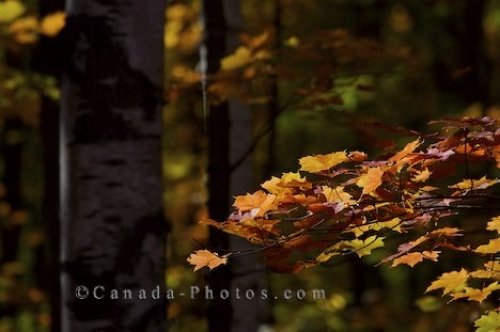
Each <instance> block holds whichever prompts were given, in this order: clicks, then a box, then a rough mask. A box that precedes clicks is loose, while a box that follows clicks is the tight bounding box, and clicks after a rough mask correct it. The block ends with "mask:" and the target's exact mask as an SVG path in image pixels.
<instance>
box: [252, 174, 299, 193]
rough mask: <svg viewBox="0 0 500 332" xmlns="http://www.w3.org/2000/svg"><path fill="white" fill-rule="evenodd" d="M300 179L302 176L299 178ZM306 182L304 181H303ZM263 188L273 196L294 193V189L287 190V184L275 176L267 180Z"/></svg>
mask: <svg viewBox="0 0 500 332" xmlns="http://www.w3.org/2000/svg"><path fill="white" fill-rule="evenodd" d="M299 178H300V176H299ZM303 180H304V179H303ZM261 187H262V188H264V189H266V190H267V191H268V192H270V193H271V194H276V195H278V194H281V193H289V194H291V193H293V189H291V188H287V187H286V186H285V183H284V182H283V181H282V180H281V179H280V178H278V177H276V176H273V177H271V179H270V180H267V181H266V182H264V183H263V184H262V185H261Z"/></svg>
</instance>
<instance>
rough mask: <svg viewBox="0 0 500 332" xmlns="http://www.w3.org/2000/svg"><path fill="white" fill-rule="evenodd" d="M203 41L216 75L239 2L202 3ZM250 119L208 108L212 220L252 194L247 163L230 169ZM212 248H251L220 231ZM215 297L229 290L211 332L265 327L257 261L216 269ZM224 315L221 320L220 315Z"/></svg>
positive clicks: (215, 310) (217, 302)
mask: <svg viewBox="0 0 500 332" xmlns="http://www.w3.org/2000/svg"><path fill="white" fill-rule="evenodd" d="M203 17H204V21H205V32H206V36H205V42H204V45H203V46H202V56H203V57H204V59H202V61H205V63H206V73H207V74H208V75H210V74H214V73H216V72H217V71H218V70H219V64H220V60H221V59H222V58H223V57H224V56H225V55H226V54H229V53H231V52H232V51H234V49H236V48H237V47H238V46H239V33H240V32H241V30H242V25H243V18H242V15H241V12H240V2H239V1H236V0H221V1H213V0H212V1H208V0H207V1H205V2H204V11H203ZM251 126H252V120H251V114H250V110H249V108H248V107H247V106H246V105H244V104H243V103H241V102H239V101H238V100H234V99H231V100H229V101H228V102H225V103H222V104H219V105H210V108H209V117H208V130H209V165H208V174H209V177H208V179H209V180H208V191H209V202H208V207H209V213H210V216H211V218H213V219H215V220H225V219H226V218H227V217H228V215H229V210H230V201H231V200H232V197H233V196H234V195H237V194H242V193H244V192H248V191H252V190H254V189H255V179H254V170H253V167H252V161H251V158H246V160H245V161H244V162H243V163H241V164H239V165H238V167H236V168H235V169H232V167H231V165H232V164H233V163H235V162H236V161H237V160H238V159H239V158H240V157H241V156H242V155H243V154H244V153H245V151H246V149H247V148H248V146H249V145H250V144H251V141H252V139H251V138H252V127H251ZM210 246H211V247H213V248H217V249H222V250H232V251H236V250H241V249H248V248H249V244H248V243H247V242H246V241H244V240H242V239H240V238H235V237H232V236H228V235H227V234H223V233H221V232H218V231H211V233H210ZM208 281H209V284H210V288H211V289H213V290H214V294H219V292H220V290H223V289H230V290H232V294H233V296H232V297H231V300H223V299H217V298H215V299H213V300H211V302H210V304H209V330H210V331H214V332H224V331H233V332H253V331H257V330H258V329H259V327H260V326H261V325H262V324H263V322H266V321H269V316H270V314H269V312H270V310H269V308H268V303H267V302H265V301H263V300H262V299H260V295H259V294H260V290H261V289H262V288H264V287H265V285H266V276H265V273H264V267H263V266H262V264H261V263H260V262H259V257H257V256H251V257H245V258H241V259H234V260H232V261H231V264H230V265H229V266H227V267H224V268H220V269H216V270H214V271H212V272H210V274H209V276H208ZM236 288H239V289H240V290H242V291H245V290H247V289H252V290H253V291H254V292H255V294H256V297H255V298H254V299H251V300H245V299H237V298H236V297H234V292H235V290H236ZM221 312H224V313H225V316H224V319H221V317H220V313H221Z"/></svg>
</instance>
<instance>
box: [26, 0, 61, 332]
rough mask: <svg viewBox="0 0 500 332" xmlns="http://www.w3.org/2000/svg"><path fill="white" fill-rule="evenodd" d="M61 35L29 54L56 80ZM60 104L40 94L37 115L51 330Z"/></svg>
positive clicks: (55, 296)
mask: <svg viewBox="0 0 500 332" xmlns="http://www.w3.org/2000/svg"><path fill="white" fill-rule="evenodd" d="M60 10H64V1H63V0H45V1H42V2H40V5H39V14H40V16H41V17H43V16H45V15H48V14H50V13H53V12H56V11H60ZM61 42H62V41H61V38H47V37H42V38H41V40H40V42H39V44H38V46H37V48H36V50H35V52H34V57H33V62H34V64H33V65H34V68H35V70H37V71H38V72H41V73H42V74H46V75H51V76H54V77H56V78H58V79H59V77H60V73H61V67H60V64H61V63H62V60H63V57H62V52H61V49H60V43H61ZM59 106H60V105H58V103H57V102H56V101H54V100H52V99H50V98H48V97H46V96H42V110H41V114H40V128H39V130H40V137H41V143H42V149H43V151H42V155H43V174H44V185H43V202H42V209H43V210H42V213H43V216H42V218H43V225H44V230H45V232H44V237H45V238H46V241H45V242H44V244H43V246H41V247H40V249H39V252H38V253H37V256H38V257H39V259H37V260H36V263H37V265H36V266H35V270H36V273H37V277H38V279H39V285H40V287H41V288H42V289H45V290H47V292H48V295H49V302H50V310H51V321H52V324H51V331H52V332H60V331H61V324H60V323H61V290H60V283H59V279H60V271H61V267H60V262H59V255H60V246H59V243H60V233H59V230H60V222H59V151H58V150H59V117H60V107H59Z"/></svg>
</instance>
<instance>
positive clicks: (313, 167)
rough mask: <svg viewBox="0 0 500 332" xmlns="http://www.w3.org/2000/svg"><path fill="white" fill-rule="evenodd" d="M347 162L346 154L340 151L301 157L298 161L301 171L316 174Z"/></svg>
mask: <svg viewBox="0 0 500 332" xmlns="http://www.w3.org/2000/svg"><path fill="white" fill-rule="evenodd" d="M347 160H349V158H348V157H347V154H346V152H345V151H341V152H334V153H330V154H318V155H315V156H307V157H303V158H300V159H299V163H300V166H301V167H300V170H301V171H304V172H311V173H318V172H322V171H327V170H329V169H330V168H332V167H335V166H337V165H338V164H341V163H343V162H345V161H347Z"/></svg>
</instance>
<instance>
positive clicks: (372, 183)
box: [356, 167, 384, 195]
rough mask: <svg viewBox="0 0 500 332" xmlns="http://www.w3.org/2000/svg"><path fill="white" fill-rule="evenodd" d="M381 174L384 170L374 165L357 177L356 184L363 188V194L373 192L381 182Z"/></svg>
mask: <svg viewBox="0 0 500 332" xmlns="http://www.w3.org/2000/svg"><path fill="white" fill-rule="evenodd" d="M382 175H384V171H383V170H382V169H380V167H374V168H370V169H368V171H367V172H366V174H363V175H361V176H360V177H359V178H358V181H357V182H356V184H357V185H358V186H359V187H361V188H363V195H367V194H371V193H373V192H374V191H375V190H376V189H377V188H378V187H379V186H380V185H381V184H382Z"/></svg>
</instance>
